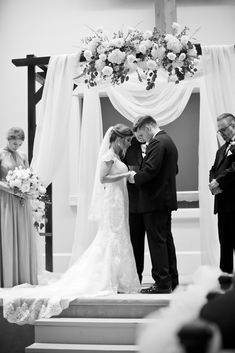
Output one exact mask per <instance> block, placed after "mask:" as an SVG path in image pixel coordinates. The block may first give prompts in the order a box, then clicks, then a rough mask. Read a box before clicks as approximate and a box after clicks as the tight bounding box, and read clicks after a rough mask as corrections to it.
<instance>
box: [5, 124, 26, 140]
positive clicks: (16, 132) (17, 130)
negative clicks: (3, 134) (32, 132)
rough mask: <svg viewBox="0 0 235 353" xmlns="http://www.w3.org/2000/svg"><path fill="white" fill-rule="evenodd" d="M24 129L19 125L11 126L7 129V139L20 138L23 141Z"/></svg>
mask: <svg viewBox="0 0 235 353" xmlns="http://www.w3.org/2000/svg"><path fill="white" fill-rule="evenodd" d="M24 138H25V135H24V130H23V129H21V127H12V128H10V129H9V130H8V131H7V140H8V141H10V140H21V141H24Z"/></svg>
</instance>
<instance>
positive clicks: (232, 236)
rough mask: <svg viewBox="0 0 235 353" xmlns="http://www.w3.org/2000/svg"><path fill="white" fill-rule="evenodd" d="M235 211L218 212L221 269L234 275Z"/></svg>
mask: <svg viewBox="0 0 235 353" xmlns="http://www.w3.org/2000/svg"><path fill="white" fill-rule="evenodd" d="M234 217H235V211H233V212H218V232H219V242H220V269H221V271H223V272H227V273H233V251H234V249H235V221H234Z"/></svg>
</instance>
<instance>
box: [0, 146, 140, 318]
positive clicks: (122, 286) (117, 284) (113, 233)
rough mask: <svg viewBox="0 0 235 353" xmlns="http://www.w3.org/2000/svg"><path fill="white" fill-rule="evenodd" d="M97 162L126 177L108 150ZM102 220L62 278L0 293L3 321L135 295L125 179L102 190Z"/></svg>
mask: <svg viewBox="0 0 235 353" xmlns="http://www.w3.org/2000/svg"><path fill="white" fill-rule="evenodd" d="M102 160H105V161H111V160H112V161H113V164H112V168H111V172H110V174H120V173H124V172H127V171H128V170H127V167H126V165H125V164H124V163H122V162H121V160H120V159H119V157H118V156H117V155H116V154H115V153H114V152H113V151H112V150H109V151H108V152H107V153H106V154H105V155H104V156H103V157H102ZM103 187H104V197H103V202H102V217H101V219H100V223H99V228H98V232H97V235H96V237H95V239H94V241H93V242H92V243H91V245H90V246H89V248H88V249H87V250H86V251H85V252H84V254H83V255H82V256H81V257H80V258H79V259H78V260H77V261H76V262H75V263H74V265H73V266H72V267H70V268H69V269H68V270H67V271H66V272H65V273H64V274H63V275H62V277H61V278H60V279H59V280H57V281H55V282H54V283H52V284H49V285H44V286H43V285H41V286H40V285H39V286H29V285H27V284H25V285H20V286H16V287H14V288H12V289H1V290H0V297H3V306H4V308H3V309H4V317H5V318H6V319H7V320H8V321H10V322H15V323H18V324H25V323H34V321H35V320H37V319H39V318H48V317H51V316H54V315H58V314H59V313H60V312H61V311H62V310H63V309H65V308H67V307H68V306H69V303H70V302H71V301H72V300H74V299H79V298H84V297H86V298H88V297H96V296H103V295H112V294H117V293H118V292H121V293H136V292H139V290H140V283H139V279H138V275H137V271H136V264H135V259H134V255H133V250H132V245H131V242H130V235H129V224H128V192H127V187H126V178H123V179H121V180H119V181H117V182H113V183H107V184H104V185H103Z"/></svg>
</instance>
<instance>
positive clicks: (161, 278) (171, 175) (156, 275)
mask: <svg viewBox="0 0 235 353" xmlns="http://www.w3.org/2000/svg"><path fill="white" fill-rule="evenodd" d="M133 130H134V132H135V134H136V137H137V139H138V140H143V141H146V144H147V149H146V156H145V158H144V160H143V164H142V167H141V170H140V171H138V172H137V173H136V172H134V171H133V172H132V174H131V176H130V180H129V181H130V182H131V183H135V184H136V186H137V187H138V188H139V198H140V200H139V201H140V212H141V213H142V214H143V217H144V223H145V229H146V232H147V238H148V244H149V250H150V256H151V262H152V277H153V279H154V281H155V283H154V284H153V285H152V286H151V287H149V288H146V289H142V291H141V292H142V293H171V291H172V290H174V289H175V287H176V286H177V285H178V271H177V260H176V254H175V246H174V241H173V237H172V233H171V211H172V210H176V209H177V199H176V174H177V173H178V166H177V161H178V152H177V148H176V146H175V144H174V142H173V141H172V139H171V138H170V137H169V136H168V135H167V134H166V132H165V131H163V130H160V129H159V127H158V125H157V123H156V120H155V119H153V118H152V117H151V116H142V117H140V118H139V119H138V120H137V121H136V122H135V124H134V126H133Z"/></svg>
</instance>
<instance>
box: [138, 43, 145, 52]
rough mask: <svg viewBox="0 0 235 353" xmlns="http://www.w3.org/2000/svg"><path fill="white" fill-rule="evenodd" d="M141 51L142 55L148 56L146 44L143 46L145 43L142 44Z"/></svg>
mask: <svg viewBox="0 0 235 353" xmlns="http://www.w3.org/2000/svg"><path fill="white" fill-rule="evenodd" d="M139 51H140V53H142V54H146V51H147V47H146V45H145V44H143V42H141V43H140V45H139Z"/></svg>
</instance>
